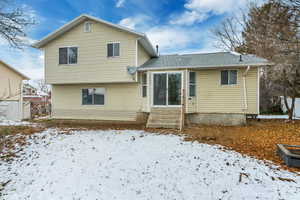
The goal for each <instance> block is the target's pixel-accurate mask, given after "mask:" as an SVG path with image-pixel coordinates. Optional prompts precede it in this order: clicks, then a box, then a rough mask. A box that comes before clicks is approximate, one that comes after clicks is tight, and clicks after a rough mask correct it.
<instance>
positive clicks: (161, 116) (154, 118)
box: [147, 107, 181, 128]
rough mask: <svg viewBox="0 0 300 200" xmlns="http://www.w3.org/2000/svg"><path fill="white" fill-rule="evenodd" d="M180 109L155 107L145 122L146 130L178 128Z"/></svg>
mask: <svg viewBox="0 0 300 200" xmlns="http://www.w3.org/2000/svg"><path fill="white" fill-rule="evenodd" d="M180 118H181V108H180V107H155V108H151V112H150V115H149V118H148V121H147V127H148V128H180Z"/></svg>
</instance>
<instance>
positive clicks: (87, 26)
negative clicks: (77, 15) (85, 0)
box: [83, 22, 92, 33]
mask: <svg viewBox="0 0 300 200" xmlns="http://www.w3.org/2000/svg"><path fill="white" fill-rule="evenodd" d="M83 27H84V28H83V31H84V32H85V33H89V32H92V23H91V22H85V23H84V26H83Z"/></svg>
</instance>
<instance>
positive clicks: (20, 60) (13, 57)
mask: <svg viewBox="0 0 300 200" xmlns="http://www.w3.org/2000/svg"><path fill="white" fill-rule="evenodd" d="M0 55H1V56H0V59H1V60H3V61H4V62H6V63H8V64H10V65H11V66H12V67H14V68H16V69H17V70H19V71H20V72H22V73H24V74H25V75H27V76H28V77H29V78H31V79H43V78H44V55H43V53H42V52H41V51H39V50H36V49H32V48H30V47H26V48H24V49H23V50H19V49H13V48H10V47H8V46H3V45H0Z"/></svg>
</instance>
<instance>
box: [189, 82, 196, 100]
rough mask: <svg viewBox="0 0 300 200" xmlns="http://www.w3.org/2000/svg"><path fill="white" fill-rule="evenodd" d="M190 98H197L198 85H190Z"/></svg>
mask: <svg viewBox="0 0 300 200" xmlns="http://www.w3.org/2000/svg"><path fill="white" fill-rule="evenodd" d="M189 90H190V97H195V96H196V85H190V88H189Z"/></svg>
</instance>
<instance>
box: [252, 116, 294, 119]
mask: <svg viewBox="0 0 300 200" xmlns="http://www.w3.org/2000/svg"><path fill="white" fill-rule="evenodd" d="M257 118H259V119H288V118H289V116H288V115H258V116H257ZM294 119H300V118H299V117H294Z"/></svg>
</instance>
